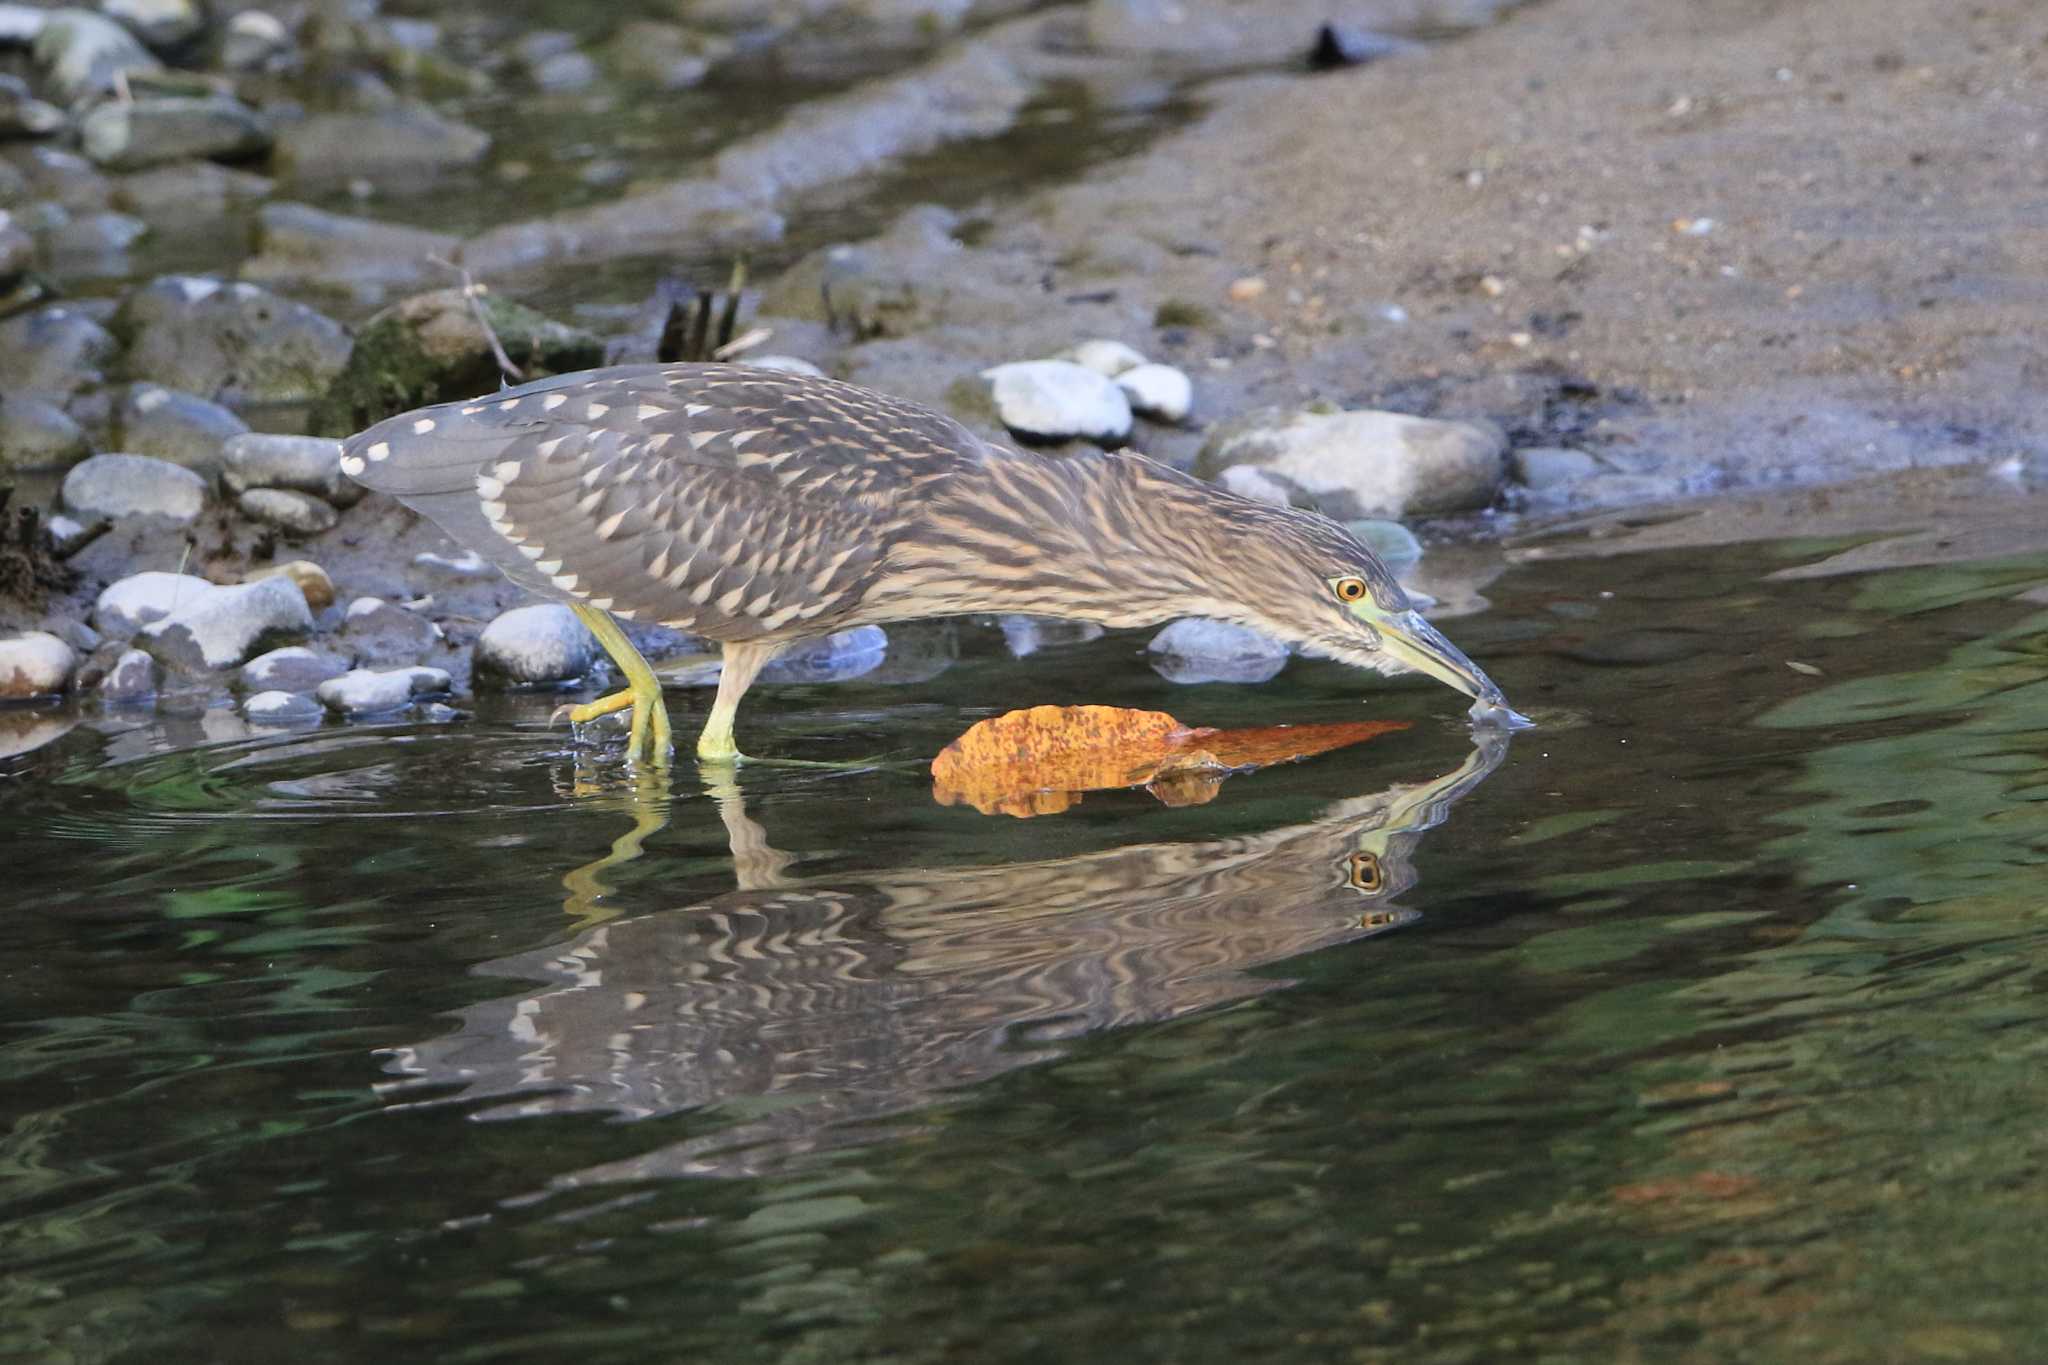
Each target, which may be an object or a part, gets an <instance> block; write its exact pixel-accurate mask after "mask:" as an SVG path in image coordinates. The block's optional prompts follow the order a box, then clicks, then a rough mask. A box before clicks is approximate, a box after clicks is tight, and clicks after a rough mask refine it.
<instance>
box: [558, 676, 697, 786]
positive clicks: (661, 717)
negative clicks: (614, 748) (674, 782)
mask: <svg viewBox="0 0 2048 1365" xmlns="http://www.w3.org/2000/svg"><path fill="white" fill-rule="evenodd" d="M650 693H651V695H649V694H650ZM627 707H631V708H632V709H633V724H632V729H631V730H629V731H628V732H627V736H626V761H627V762H628V763H638V762H640V761H641V759H642V758H643V757H644V758H645V759H646V761H647V762H649V763H651V764H653V765H654V766H655V767H657V768H665V767H667V766H668V761H669V756H670V753H671V751H672V750H673V748H674V743H673V738H672V734H671V731H670V729H669V722H668V707H667V706H666V705H664V704H663V703H662V699H661V689H660V688H659V687H658V686H657V687H653V688H649V689H645V690H644V691H643V690H642V689H638V688H630V687H629V688H627V689H626V690H625V691H623V692H614V693H612V694H611V695H610V696H608V697H599V698H598V699H597V700H596V701H587V702H583V703H581V704H580V705H574V706H558V707H556V708H555V712H554V714H553V715H552V716H550V717H548V723H549V724H550V725H553V724H554V723H556V722H557V721H559V720H561V719H562V718H563V717H564V716H566V717H568V720H569V724H570V725H571V726H576V725H582V724H584V723H586V722H588V721H593V720H597V719H599V718H601V717H604V716H609V715H611V714H613V713H614V712H618V711H623V710H625V709H626V708H627Z"/></svg>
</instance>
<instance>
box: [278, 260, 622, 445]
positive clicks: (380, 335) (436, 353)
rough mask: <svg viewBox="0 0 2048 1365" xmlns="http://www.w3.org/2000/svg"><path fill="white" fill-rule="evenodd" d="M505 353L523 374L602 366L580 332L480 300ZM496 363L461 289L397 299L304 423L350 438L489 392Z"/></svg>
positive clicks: (600, 354) (368, 327) (501, 302)
mask: <svg viewBox="0 0 2048 1365" xmlns="http://www.w3.org/2000/svg"><path fill="white" fill-rule="evenodd" d="M479 302H481V304H482V305H483V309H484V313H485V316H487V317H488V318H490V320H491V326H492V328H493V329H494V330H495V331H496V332H497V333H498V339H499V341H500V343H501V344H502V345H503V346H504V347H505V350H506V353H507V354H509V355H510V356H512V358H513V359H515V360H517V361H518V362H519V363H520V364H522V365H525V366H526V367H527V369H528V373H530V374H534V375H535V376H536V377H538V375H539V374H542V373H552V374H561V373H564V372H566V371H569V370H584V369H590V368H592V367H594V366H597V365H600V364H603V363H604V345H603V343H602V342H600V341H599V340H598V339H597V338H596V337H594V336H592V335H591V334H590V333H588V332H585V331H583V330H581V329H580V328H575V327H568V326H564V325H563V324H562V323H559V322H555V321H553V320H551V319H549V318H546V317H543V316H541V315H540V314H539V313H536V312H534V311H533V310H532V309H531V308H527V307H525V306H523V305H521V304H517V303H514V302H512V301H511V300H509V299H504V298H500V297H498V296H497V295H494V294H485V295H483V296H482V298H481V299H480V300H479ZM499 377H500V376H499V371H498V363H497V361H496V360H495V359H493V358H492V356H491V349H490V343H489V342H488V340H486V338H485V337H484V333H483V329H482V328H481V327H479V326H478V325H477V321H476V316H475V314H474V313H473V312H472V311H471V310H470V306H469V300H468V299H467V298H465V297H464V296H463V293H462V291H461V290H460V289H441V290H436V291H434V292H433V293H430V294H416V295H414V296H412V297H411V298H407V299H401V300H399V301H398V302H397V303H395V304H393V305H391V307H389V308H386V309H385V310H384V311H383V312H381V313H378V314H377V315H376V316H374V317H372V318H371V319H370V320H369V321H368V322H366V323H364V324H363V326H362V329H361V331H360V332H359V333H358V335H357V337H356V345H355V352H354V354H353V355H352V356H351V357H350V358H349V361H348V366H347V368H346V369H345V370H344V371H343V372H342V373H341V374H340V375H339V376H338V377H337V378H336V379H335V381H334V383H333V385H332V386H331V387H330V388H329V389H328V390H327V394H326V396H325V397H324V398H322V399H321V401H320V402H319V404H317V405H316V406H315V407H314V409H313V412H312V415H311V416H310V418H309V419H308V426H309V428H310V429H311V430H312V431H314V432H315V433H317V434H319V435H323V436H348V435H352V434H354V433H355V432H358V431H361V430H362V429H363V428H364V427H367V426H370V425H372V424H373V423H376V422H378V421H381V420H382V419H384V418H386V417H389V416H391V415H392V414H394V413H399V412H404V411H406V410H407V409H409V408H416V407H422V406H424V405H426V404H429V403H439V402H442V401H445V400H448V399H454V398H469V397H473V396H475V395H476V394H480V393H489V392H491V391H492V390H494V389H496V388H497V387H498V379H499Z"/></svg>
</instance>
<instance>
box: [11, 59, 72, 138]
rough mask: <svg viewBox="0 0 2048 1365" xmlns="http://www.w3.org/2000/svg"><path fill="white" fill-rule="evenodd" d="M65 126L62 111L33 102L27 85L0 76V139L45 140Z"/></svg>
mask: <svg viewBox="0 0 2048 1365" xmlns="http://www.w3.org/2000/svg"><path fill="white" fill-rule="evenodd" d="M65 122H66V119H65V117H64V111H63V110H62V109H59V108H58V107H57V106H56V105H54V104H48V103H45V102H44V101H42V100H39V99H37V98H36V97H35V92H33V91H32V90H30V89H29V88H28V82H27V81H25V80H23V79H22V78H21V77H19V76H15V75H11V74H0V138H17V137H48V136H49V135H50V134H52V133H55V132H59V131H61V130H62V129H63V127H64V124H65Z"/></svg>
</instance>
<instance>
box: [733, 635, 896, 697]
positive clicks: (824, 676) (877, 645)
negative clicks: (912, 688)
mask: <svg viewBox="0 0 2048 1365" xmlns="http://www.w3.org/2000/svg"><path fill="white" fill-rule="evenodd" d="M888 652H889V636H888V634H887V632H885V631H884V630H883V629H882V628H881V627H880V626H855V627H854V628H853V629H852V630H842V631H837V632H835V633H833V634H831V635H827V636H826V637H825V638H824V639H822V640H808V641H805V642H804V643H803V644H800V645H798V646H796V647H795V648H794V649H792V650H790V651H789V652H788V653H787V654H784V655H782V656H781V657H779V658H777V659H775V660H774V661H772V662H771V663H769V665H768V666H767V667H766V668H764V669H762V670H761V681H763V682H768V683H824V682H844V681H845V680H846V679H848V678H858V677H859V676H860V675H861V674H863V673H872V672H874V671H875V670H876V669H877V668H880V667H881V666H882V659H883V658H884V657H885V656H886V655H887V654H888Z"/></svg>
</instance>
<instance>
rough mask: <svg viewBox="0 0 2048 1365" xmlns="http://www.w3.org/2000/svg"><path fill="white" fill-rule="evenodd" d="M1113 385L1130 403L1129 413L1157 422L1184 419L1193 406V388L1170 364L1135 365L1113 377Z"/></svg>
mask: <svg viewBox="0 0 2048 1365" xmlns="http://www.w3.org/2000/svg"><path fill="white" fill-rule="evenodd" d="M1116 386H1117V387H1118V388H1120V389H1122V390H1123V391H1124V397H1125V398H1126V399H1128V400H1129V401H1130V405H1131V411H1132V412H1135V413H1137V414H1138V415H1139V416H1140V417H1150V418H1152V419H1153V420H1154V421H1159V422H1180V421H1185V420H1186V419H1187V415H1188V413H1189V412H1191V411H1193V410H1194V406H1195V386H1194V382H1193V381H1192V380H1190V379H1189V378H1188V377H1187V376H1186V375H1185V374H1182V373H1181V372H1180V371H1179V370H1176V369H1175V368H1173V366H1171V365H1139V366H1136V367H1134V368H1132V369H1128V370H1125V371H1124V372H1123V373H1122V374H1119V375H1118V376H1117V377H1116Z"/></svg>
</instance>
